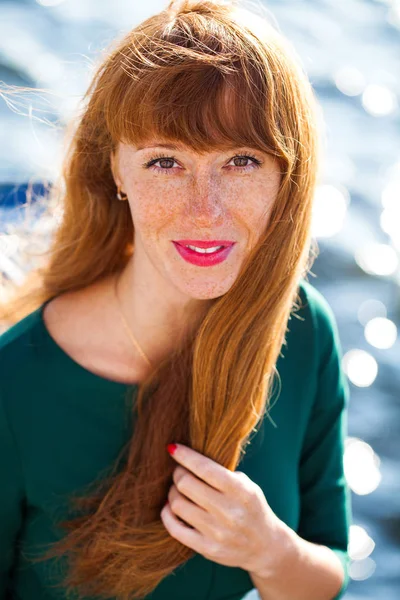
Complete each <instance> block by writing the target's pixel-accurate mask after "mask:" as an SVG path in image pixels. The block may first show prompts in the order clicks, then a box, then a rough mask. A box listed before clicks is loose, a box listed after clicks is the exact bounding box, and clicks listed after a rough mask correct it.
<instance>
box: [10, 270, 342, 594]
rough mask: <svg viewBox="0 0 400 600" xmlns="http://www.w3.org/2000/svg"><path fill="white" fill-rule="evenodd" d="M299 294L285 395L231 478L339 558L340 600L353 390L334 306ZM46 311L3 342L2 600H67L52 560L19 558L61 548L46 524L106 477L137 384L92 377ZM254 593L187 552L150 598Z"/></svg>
mask: <svg viewBox="0 0 400 600" xmlns="http://www.w3.org/2000/svg"><path fill="white" fill-rule="evenodd" d="M300 295H301V300H302V305H303V307H302V308H301V309H300V310H299V311H297V312H296V315H297V316H295V317H293V316H292V317H291V318H290V319H289V322H288V326H289V332H288V333H287V335H286V341H287V344H286V345H283V346H282V351H281V355H280V357H279V360H278V363H277V369H278V372H279V375H280V380H281V385H280V386H278V385H277V384H276V385H275V386H274V388H276V389H275V396H274V397H273V400H272V404H273V407H272V408H271V409H270V412H269V415H270V417H268V416H265V417H264V419H263V420H262V424H261V426H260V429H259V431H258V432H257V434H253V436H254V437H253V439H252V441H251V444H250V445H249V446H248V448H247V452H246V455H245V456H244V457H243V458H242V460H241V462H240V463H239V465H238V470H240V471H244V472H245V473H246V474H247V475H248V476H249V477H250V478H251V479H252V480H253V481H255V482H256V483H257V484H258V485H260V486H261V488H262V490H263V492H264V494H265V497H266V499H267V501H268V503H269V505H270V506H271V508H272V510H273V511H274V513H275V514H276V515H277V516H278V517H279V518H280V519H281V520H283V521H284V522H285V523H287V525H289V527H291V528H292V529H293V530H295V531H296V532H297V533H298V535H300V536H301V537H303V538H305V539H307V540H309V541H312V542H315V543H318V544H323V545H326V546H329V547H330V548H332V550H334V552H335V553H336V554H337V555H338V557H339V558H340V559H341V561H342V564H343V566H344V568H345V574H346V578H345V581H344V584H343V586H342V589H341V591H340V593H339V594H338V595H337V596H336V597H335V599H333V600H336V599H338V598H341V597H342V596H343V595H344V592H345V590H346V588H347V585H348V581H349V574H348V566H349V556H348V553H347V545H348V535H349V526H350V524H351V518H352V507H351V496H350V489H349V487H348V485H347V482H346V480H345V477H344V471H343V450H344V440H345V437H346V435H347V410H348V399H349V386H348V383H347V379H346V377H345V375H344V374H343V371H342V368H341V356H342V354H341V352H342V350H341V345H340V340H339V336H338V330H337V325H336V320H335V317H334V315H333V312H332V309H331V307H330V306H329V304H328V303H327V301H326V299H325V298H324V296H322V294H321V293H320V292H319V291H318V290H316V288H314V287H313V286H312V285H311V284H310V283H308V282H306V281H305V280H302V281H301V282H300ZM45 304H46V303H44V304H42V305H41V306H40V307H39V308H38V309H37V310H35V311H33V312H31V313H30V314H29V315H27V316H26V317H24V318H23V319H21V320H20V321H19V322H18V323H16V324H14V325H13V326H12V327H9V328H8V329H7V330H6V331H5V332H3V334H2V335H1V336H0V480H1V481H3V485H2V492H1V494H0V600H5V599H7V600H14V599H16V598H18V599H19V600H54V599H56V598H58V599H61V598H66V596H65V595H64V594H63V593H61V595H60V590H58V591H57V590H56V589H55V588H54V589H52V588H51V585H52V584H53V585H54V582H57V580H56V579H54V577H55V572H56V571H55V569H54V568H53V570H52V571H51V573H50V569H49V566H50V564H51V563H52V560H53V559H52V560H51V561H43V562H41V563H37V564H34V565H31V564H30V563H29V561H28V560H27V557H26V555H27V554H28V555H29V556H32V555H36V556H37V555H38V554H40V548H42V549H44V550H45V549H48V546H47V544H49V543H51V542H53V541H56V540H57V539H59V537H58V536H57V534H56V531H55V529H54V527H53V523H54V520H52V516H53V515H54V512H53V511H54V510H56V509H58V511H59V515H58V516H57V518H59V517H62V514H61V512H62V511H60V506H61V503H60V498H61V495H64V494H68V493H72V492H73V491H74V492H75V491H77V490H79V489H82V486H86V485H87V484H89V483H90V482H92V481H94V480H95V479H96V478H97V477H98V476H99V474H100V473H104V472H105V471H104V469H107V468H108V467H109V466H111V465H112V464H113V462H114V461H115V460H116V458H117V456H118V454H119V453H120V451H121V449H122V446H123V445H125V444H126V442H127V441H128V440H129V438H130V437H131V435H132V430H131V427H132V418H131V412H132V393H131V394H129V393H128V394H127V396H126V398H127V401H125V400H124V398H125V393H126V392H133V393H134V394H135V393H136V392H137V386H135V385H133V386H132V385H131V386H129V385H128V384H123V383H119V382H116V381H112V380H110V379H105V378H103V377H100V376H98V375H95V374H94V373H92V372H91V371H89V370H87V369H85V368H84V367H82V366H81V365H79V364H78V363H77V362H75V361H74V360H73V359H72V358H71V357H70V356H69V355H68V354H66V353H65V352H64V351H63V350H62V349H61V347H60V346H58V344H57V343H56V342H55V341H54V340H53V338H52V337H51V336H50V334H49V332H48V331H47V329H46V327H45V324H44V321H43V319H42V311H43V306H45ZM299 317H301V318H299ZM279 387H280V388H281V389H280V393H279ZM174 441H175V440H171V442H174ZM64 516H65V514H64ZM32 551H33V552H32ZM271 551H272V552H273V548H271ZM58 581H60V580H58ZM252 588H254V586H253V583H252V581H251V579H250V576H249V574H248V572H247V571H245V570H243V569H240V568H233V567H226V566H224V565H220V564H218V563H215V562H213V561H210V560H207V559H205V558H204V557H203V556H202V555H200V554H198V553H195V554H194V556H193V557H192V558H191V559H190V560H188V561H187V562H186V563H184V564H183V565H180V566H179V567H178V569H176V571H174V572H173V573H171V574H170V575H169V576H167V577H166V578H164V579H163V580H162V581H161V583H160V584H159V585H158V586H157V588H156V589H155V590H154V591H153V593H152V594H150V595H149V596H147V597H146V598H151V599H152V600H170V599H172V598H173V599H174V600H187V599H188V598H189V597H190V599H191V600H239V599H240V598H243V597H244V596H245V595H246V594H247V593H248V592H249V591H250V590H251V589H252Z"/></svg>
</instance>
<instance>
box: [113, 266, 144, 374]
mask: <svg viewBox="0 0 400 600" xmlns="http://www.w3.org/2000/svg"><path fill="white" fill-rule="evenodd" d="M118 281H119V277H118V275H117V276H116V277H115V279H114V292H115V297H116V299H117V307H118V310H119V314H120V315H121V319H122V322H123V324H124V326H125V329H126V331H127V333H128V335H129V337H130V338H131V341H132V343H133V345H134V346H135V348H136V349H137V350H138V351H139V352H140V355H141V356H142V358H144V360H145V361H146V362H147V364H148V365H149V366H150V367H151V362H150V361H149V359H148V358H147V356H146V354H145V353H144V352H143V350H142V349H141V347H140V346H139V344H138V342H137V341H136V339H135V337H134V335H133V333H132V331H131V329H130V327H129V325H128V322H127V320H126V319H125V316H124V313H123V312H122V309H121V306H120V301H119V298H118V291H117V285H118Z"/></svg>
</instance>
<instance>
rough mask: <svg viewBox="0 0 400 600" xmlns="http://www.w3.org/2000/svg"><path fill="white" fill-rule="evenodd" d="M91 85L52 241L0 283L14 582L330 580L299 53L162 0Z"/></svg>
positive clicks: (94, 588) (190, 586) (332, 356)
mask: <svg viewBox="0 0 400 600" xmlns="http://www.w3.org/2000/svg"><path fill="white" fill-rule="evenodd" d="M85 99H86V100H87V102H86V105H85V107H84V109H83V111H82V115H81V117H80V118H79V120H78V122H77V124H76V125H77V126H76V128H75V130H74V131H73V135H72V141H71V145H70V148H69V152H68V154H67V156H66V158H65V164H64V168H63V172H62V184H63V185H62V186H60V189H62V192H61V199H62V208H63V210H62V217H61V221H60V222H59V224H58V226H57V229H56V231H55V234H54V238H53V239H52V242H51V245H50V248H49V250H48V254H47V255H46V256H45V260H44V262H43V265H42V266H41V267H40V268H37V269H35V270H34V272H32V273H30V276H29V277H28V279H27V281H26V283H25V285H24V286H23V287H22V288H20V289H19V290H18V291H17V292H16V293H15V295H14V297H13V298H12V300H10V301H9V302H8V303H7V304H5V303H3V306H2V312H1V319H2V322H3V323H7V325H8V326H9V327H8V329H7V330H6V331H5V332H4V333H3V335H2V336H1V338H0V357H1V360H0V365H1V380H0V392H1V398H2V404H1V410H2V412H1V421H0V423H1V429H2V435H1V442H0V443H1V459H0V460H1V461H2V462H1V463H0V464H1V469H2V477H3V481H4V480H5V481H6V485H5V490H6V492H5V493H4V494H3V495H2V499H1V501H0V511H1V513H0V516H1V519H0V522H1V532H0V533H1V535H0V540H1V542H0V543H1V545H2V553H1V556H2V558H1V582H2V588H1V589H2V593H3V594H4V593H5V592H4V590H6V589H7V591H8V592H9V593H10V594H11V596H13V594H15V595H18V597H19V598H21V600H31V599H32V600H33V599H35V600H38V599H39V598H49V599H50V598H51V599H53V598H56V597H57V598H58V597H61V598H64V597H66V594H67V593H69V592H75V593H79V594H80V595H79V597H82V598H88V597H89V596H91V595H92V596H96V597H102V598H111V597H112V598H114V597H115V598H118V599H121V600H127V599H128V598H144V597H146V598H150V597H151V598H152V599H153V600H161V599H163V600H166V599H170V598H171V599H172V598H174V600H178V599H180V598H182V599H185V600H187V599H188V598H190V599H193V600H195V599H197V598H198V599H204V600H205V599H206V598H209V599H215V600H222V599H223V598H224V599H228V598H230V599H234V598H243V596H244V595H245V594H246V593H247V592H248V591H249V590H251V589H252V588H254V587H256V588H257V589H258V591H259V594H260V596H261V597H262V598H263V599H266V598H274V600H277V599H279V598H285V599H287V598H291V599H292V598H296V600H302V599H305V598H307V600H313V599H315V600H317V599H318V600H323V599H326V600H328V599H332V598H333V597H334V596H335V598H339V597H341V596H342V595H343V593H344V591H345V589H346V586H347V583H348V571H347V567H348V554H347V544H348V529H349V524H350V518H351V508H350V498H349V490H348V487H347V485H346V482H345V478H344V475H343V441H344V436H345V435H346V416H347V413H346V410H347V403H348V387H347V383H346V381H345V378H344V376H343V373H342V371H341V367H340V361H341V348H340V341H339V338H338V332H337V326H336V322H335V318H334V316H333V314H332V311H331V309H330V307H329V305H328V303H327V302H326V300H325V299H324V298H323V296H322V295H321V294H320V293H319V292H317V290H316V289H315V288H314V287H313V286H312V285H311V284H310V283H308V282H307V281H305V279H304V277H305V276H306V274H307V272H308V270H309V269H310V267H311V262H312V260H311V258H312V248H313V245H312V240H311V234H310V227H311V213H312V199H313V194H314V191H315V185H316V181H317V175H318V173H317V171H318V154H319V145H318V132H317V125H316V123H317V108H316V102H315V98H314V95H313V92H312V88H311V86H310V84H309V81H308V79H307V77H306V75H305V74H304V72H303V70H302V68H301V66H300V64H299V61H298V60H297V58H296V56H295V55H294V53H293V51H292V50H291V48H290V45H289V44H287V43H286V42H285V40H284V39H283V38H282V36H281V35H280V34H279V33H278V32H277V31H276V30H275V29H274V27H273V26H271V24H270V23H269V22H268V19H264V18H263V17H261V16H258V15H255V14H253V13H251V12H249V11H247V10H243V9H240V8H238V7H237V6H235V5H234V4H229V3H221V2H217V1H216V0H208V1H206V2H199V1H196V0H185V1H184V2H181V3H179V4H177V3H175V2H172V3H170V5H169V6H168V7H167V8H166V9H165V10H163V11H162V12H160V13H159V14H157V15H155V16H153V17H151V18H149V19H147V20H146V21H144V22H143V23H142V24H140V25H139V26H137V27H136V28H134V29H133V30H132V31H131V32H129V33H128V34H127V35H126V37H125V38H124V39H123V40H122V41H119V42H118V44H117V46H116V48H115V49H113V50H112V51H111V52H110V54H109V56H107V57H106V58H105V59H104V61H103V63H102V64H101V65H100V67H99V68H98V70H97V72H96V73H95V75H94V77H93V82H92V83H91V85H90V87H89V90H88V92H87V94H86V96H85ZM54 189H56V188H54ZM53 193H54V194H55V192H53ZM210 246H211V248H210ZM207 248H208V253H206V252H205V249H207ZM292 317H295V318H292ZM274 375H276V376H277V378H278V379H279V383H280V389H279V392H278V394H277V396H276V397H275V398H274V394H275V392H276V388H274V386H273V383H274V382H275V379H274V377H273V376H274ZM266 416H267V417H268V419H266V418H265V417H266ZM256 426H259V427H258V429H257V428H256ZM253 432H254V435H251V434H252V433H253ZM169 444H177V445H178V446H177V450H176V453H175V454H173V455H170V454H168V452H167V450H166V446H167V445H169ZM245 448H246V451H245ZM238 466H240V470H239V469H237V467H238ZM167 500H169V504H167V505H166V501H167ZM55 558H58V559H60V560H57V561H56V562H54V560H53V559H55ZM56 566H61V567H62V570H61V572H59V571H56V569H55V567H56ZM56 592H57V593H58V594H61V595H60V596H59V595H56ZM335 594H336V595H335Z"/></svg>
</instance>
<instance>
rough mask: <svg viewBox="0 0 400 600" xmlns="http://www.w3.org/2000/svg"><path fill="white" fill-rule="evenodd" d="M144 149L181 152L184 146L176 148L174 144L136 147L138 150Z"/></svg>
mask: <svg viewBox="0 0 400 600" xmlns="http://www.w3.org/2000/svg"><path fill="white" fill-rule="evenodd" d="M145 148H168V149H169V150H182V149H183V148H184V146H176V145H175V144H152V145H151V146H138V148H137V149H138V150H144V149H145Z"/></svg>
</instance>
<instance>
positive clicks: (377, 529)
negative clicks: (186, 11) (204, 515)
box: [0, 0, 400, 600]
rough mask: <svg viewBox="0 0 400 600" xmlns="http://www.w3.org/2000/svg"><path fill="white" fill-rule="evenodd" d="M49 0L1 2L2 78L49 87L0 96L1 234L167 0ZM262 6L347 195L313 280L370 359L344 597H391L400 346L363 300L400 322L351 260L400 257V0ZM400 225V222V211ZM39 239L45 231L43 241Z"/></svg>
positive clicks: (346, 345) (380, 290) (395, 301)
mask: <svg viewBox="0 0 400 600" xmlns="http://www.w3.org/2000/svg"><path fill="white" fill-rule="evenodd" d="M49 3H50V2H49ZM50 4H51V3H50ZM53 4H56V5H55V6H42V5H40V3H39V2H33V1H28V0H27V1H25V2H15V1H14V2H0V39H1V40H2V41H1V44H2V54H1V57H0V80H1V81H2V82H4V83H6V84H14V85H27V86H36V87H38V88H46V89H48V90H50V91H51V92H52V94H45V93H43V92H40V93H37V94H30V95H25V96H24V95H22V96H20V97H15V98H14V99H13V106H10V105H9V104H8V105H7V103H6V102H5V101H4V100H2V99H1V98H0V124H1V127H0V155H1V160H0V186H3V188H1V187H0V234H1V232H6V231H7V232H9V233H10V232H12V230H13V227H14V225H15V223H17V222H18V221H19V220H20V213H19V212H18V211H16V210H13V209H12V205H13V198H10V196H8V200H7V207H6V206H5V196H4V193H3V196H2V197H3V205H2V208H1V189H3V192H4V190H5V189H6V187H5V185H6V184H10V183H13V184H14V183H17V184H18V183H22V182H26V181H27V180H37V181H40V180H42V179H45V178H48V179H49V180H51V179H52V177H53V176H54V174H55V173H56V171H57V164H58V162H57V161H59V158H60V156H61V154H60V152H61V149H60V139H61V127H62V126H63V124H64V123H65V122H66V121H67V120H68V118H69V116H70V115H71V114H72V111H73V110H74V107H75V106H76V103H77V100H78V99H79V97H80V95H81V94H82V93H83V92H84V90H85V88H86V85H87V83H88V82H89V80H90V73H91V68H92V66H93V64H94V63H95V62H96V61H97V59H98V52H99V51H100V50H101V49H102V48H103V47H104V46H106V45H107V44H108V43H109V42H111V40H112V39H113V38H114V37H115V36H117V35H122V34H123V33H124V32H125V31H126V30H127V28H128V27H130V26H134V25H135V24H136V23H138V22H140V21H141V20H142V19H144V18H145V17H147V16H150V15H151V14H152V13H154V12H157V11H158V10H160V9H162V8H163V7H164V6H165V5H166V2H158V1H154V0H153V1H152V0H150V1H149V2H146V3H134V2H132V1H131V0H130V1H128V0H119V1H118V2H115V3H114V2H108V1H105V0H102V1H100V0H91V1H89V0H86V1H85V2H78V0H69V1H64V2H58V3H57V2H53ZM137 5H139V6H137ZM143 5H145V6H143ZM264 5H265V6H267V7H268V9H269V10H270V12H271V15H272V16H273V17H274V18H275V19H276V21H277V24H278V26H279V28H280V29H281V31H282V32H283V33H284V34H285V35H286V36H287V37H288V38H289V39H290V40H291V42H292V44H293V46H294V47H295V48H296V50H297V51H298V53H299V54H300V56H301V59H302V62H303V64H304V67H305V68H306V70H307V73H308V75H309V77H310V80H311V82H312V85H313V87H314V89H315V92H316V94H317V97H318V99H319V101H320V104H321V107H322V110H323V118H324V121H325V123H326V144H325V147H326V153H325V165H324V183H325V184H329V185H331V186H333V187H335V188H338V189H340V190H342V192H343V193H344V194H345V195H347V198H348V205H347V210H346V215H345V219H344V222H343V226H342V227H341V228H340V229H339V230H338V232H337V233H336V234H335V235H332V236H331V237H327V238H322V237H321V238H319V239H318V243H319V248H320V255H319V258H318V259H317V261H316V262H315V264H314V267H313V269H312V272H313V273H314V274H315V275H316V277H315V278H310V281H311V283H313V285H315V286H316V287H317V288H318V289H320V290H321V291H322V293H323V294H324V295H325V297H326V298H327V300H328V302H329V303H330V305H331V306H332V308H333V311H334V313H335V315H336V318H337V321H338V327H339V332H340V337H341V342H342V346H343V352H344V354H346V353H347V352H349V351H351V350H353V349H360V350H365V351H366V352H368V353H369V354H370V355H372V356H373V357H374V358H375V360H376V361H377V364H378V374H377V376H376V379H375V380H374V381H373V382H372V383H371V385H368V386H365V387H360V386H358V385H355V384H354V383H352V382H350V387H351V400H350V408H349V437H351V438H359V439H360V440H363V441H364V442H366V443H367V444H369V445H370V446H371V448H372V449H373V451H374V452H375V453H376V456H377V457H379V461H380V464H379V471H380V474H381V477H382V478H381V481H380V483H379V484H378V485H377V487H376V489H374V490H373V491H371V492H370V493H363V494H359V493H356V492H355V491H353V494H352V502H353V514H354V519H353V524H354V525H357V526H359V527H362V528H363V529H364V530H365V531H366V532H367V533H368V535H369V536H370V537H371V538H372V540H373V542H374V543H375V547H374V549H373V551H372V552H371V553H370V554H369V555H368V556H366V557H365V558H364V559H363V560H362V559H359V560H354V562H353V569H352V574H353V577H352V579H351V581H350V584H349V588H348V591H347V593H346V595H345V598H346V600H354V599H363V600H366V599H371V600H372V599H373V600H381V599H382V600H398V598H400V552H399V547H400V464H399V463H400V435H399V434H400V371H399V368H398V365H399V363H400V342H399V338H397V341H396V342H395V343H394V345H393V346H392V347H390V348H387V349H378V348H376V347H374V346H372V345H371V344H370V343H369V342H368V341H367V340H366V338H365V336H364V327H363V325H362V324H361V322H360V321H359V319H358V311H359V309H360V306H361V305H362V304H363V302H365V301H366V300H369V299H375V300H379V301H381V302H382V303H383V304H384V305H385V307H386V311H387V313H386V314H387V317H388V318H389V319H391V320H392V321H393V322H394V323H396V324H397V327H400V276H399V269H397V271H395V272H393V273H391V274H388V275H372V274H368V273H367V272H365V270H363V269H362V268H361V267H360V266H359V262H358V261H357V260H356V255H357V251H358V250H359V249H360V248H361V247H363V246H365V245H367V244H371V243H381V244H387V245H389V246H390V247H391V248H392V249H394V251H395V253H396V254H397V256H398V255H399V247H396V246H395V245H394V243H393V240H392V238H391V237H390V236H389V235H388V233H387V232H385V231H384V230H383V229H382V225H381V221H380V219H381V214H382V209H383V207H382V191H383V190H384V189H385V187H386V186H387V185H388V183H390V182H395V183H396V182H397V183H398V182H400V110H399V104H400V5H399V3H398V2H395V0H393V1H390V0H380V1H378V0H377V1H372V0H370V1H368V0H364V1H361V0H359V1H355V0H346V1H341V0H320V1H316V0H314V1H312V0H307V1H302V2H300V1H296V0H290V1H289V0H287V1H283V0H279V1H278V0H275V1H270V2H268V3H264ZM349 68H351V69H353V70H352V71H348V69H349ZM346 69H347V71H346ZM2 85H3V84H2ZM351 89H353V91H352V92H351V91H350V90H351ZM349 91H350V93H349ZM7 190H8V191H9V188H7ZM398 198H399V199H400V194H399V196H398ZM393 214H394V215H396V214H397V216H398V215H400V213H399V212H397V213H395V212H394V213H393ZM393 218H395V217H393ZM397 226H398V228H399V230H400V218H399V221H398V224H397ZM399 233H400V231H399ZM39 234H40V232H39ZM46 235H47V230H46V227H45V226H44V227H43V228H42V230H41V236H42V237H41V238H40V239H41V240H42V243H43V240H46ZM0 239H1V238H0ZM35 239H36V238H35ZM397 239H399V236H398V237H397ZM26 268H27V265H26V263H24V262H23V261H22V259H21V255H20V254H19V252H17V251H16V252H13V251H11V250H10V241H9V242H8V245H7V246H5V238H4V237H3V242H2V245H1V244H0V272H1V271H3V273H7V276H8V277H11V278H13V279H16V280H18V278H21V277H22V275H23V272H24V270H25V269H26ZM362 467H363V465H362V464H360V469H362ZM350 483H351V481H350ZM254 597H256V593H252V594H250V595H249V599H250V598H254Z"/></svg>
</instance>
